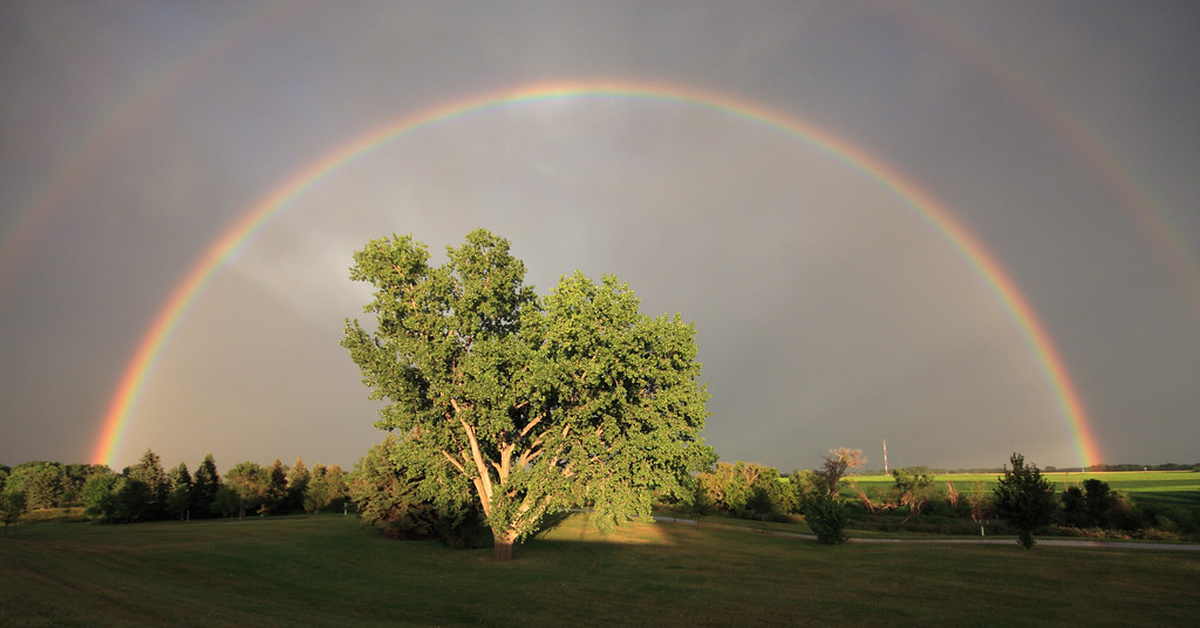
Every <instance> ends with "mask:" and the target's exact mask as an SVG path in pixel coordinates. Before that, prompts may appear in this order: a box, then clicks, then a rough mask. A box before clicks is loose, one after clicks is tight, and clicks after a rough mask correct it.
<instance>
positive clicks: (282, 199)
mask: <svg viewBox="0 0 1200 628" xmlns="http://www.w3.org/2000/svg"><path fill="white" fill-rule="evenodd" d="M580 99H623V100H643V101H652V102H663V103H669V104H677V105H685V106H691V107H699V108H702V109H707V110H711V111H716V112H719V113H722V114H725V115H728V116H730V117H732V118H735V119H739V120H743V121H745V122H748V123H750V124H754V125H759V126H762V127H766V128H770V129H774V130H777V131H780V132H782V133H784V134H786V135H789V136H792V137H795V138H797V139H799V140H802V141H804V142H807V143H808V144H810V145H812V146H814V147H816V148H817V149H819V150H821V151H823V152H824V153H826V154H827V155H829V156H831V157H833V158H835V159H837V160H840V161H841V162H843V163H845V164H846V165H848V166H850V167H852V168H855V169H857V170H859V171H861V172H862V173H864V174H865V175H867V176H869V177H871V178H873V179H874V180H876V181H877V182H878V183H879V184H880V185H882V186H883V187H885V188H886V189H888V190H890V191H891V192H892V193H893V194H895V195H896V196H897V197H898V198H900V199H901V200H903V201H904V202H905V203H906V204H907V205H908V206H909V207H910V208H911V209H912V210H914V211H915V212H916V214H917V215H918V216H920V218H921V219H923V220H924V221H925V222H926V223H928V224H929V226H930V227H932V228H933V229H934V230H936V232H938V233H939V234H940V235H941V236H942V237H943V238H945V240H946V241H947V242H949V243H950V244H951V245H952V246H953V247H954V248H955V249H956V250H957V251H958V252H959V254H961V255H962V257H963V258H964V259H965V260H966V261H967V262H968V263H969V264H970V265H971V266H972V268H973V269H974V270H975V271H976V272H977V273H978V274H979V275H980V276H981V277H982V278H983V279H984V280H985V282H986V283H987V285H988V286H989V288H990V289H991V290H992V292H993V293H994V294H995V295H996V297H997V298H998V299H999V300H1000V302H1001V303H1002V304H1003V306H1004V307H1005V309H1006V310H1007V311H1008V313H1009V314H1010V315H1011V316H1012V318H1013V320H1014V321H1016V324H1017V326H1018V327H1019V328H1020V331H1021V333H1022V335H1023V336H1024V338H1025V339H1026V340H1027V342H1028V344H1029V347H1030V349H1031V350H1032V352H1033V354H1034V356H1035V357H1036V359H1037V362H1038V364H1039V365H1040V367H1041V369H1042V370H1043V372H1044V374H1045V376H1046V377H1047V379H1048V381H1049V382H1050V385H1051V387H1052V389H1053V391H1054V393H1055V396H1056V399H1057V402H1058V405H1059V408H1060V410H1061V412H1062V415H1063V417H1064V418H1065V420H1066V422H1067V424H1068V425H1069V428H1070V431H1071V434H1072V436H1073V438H1074V442H1075V445H1076V450H1077V453H1078V456H1079V460H1080V462H1081V464H1084V465H1092V464H1094V463H1096V462H1098V461H1099V460H1100V459H1101V455H1100V449H1099V446H1098V444H1097V440H1096V437H1095V435H1094V433H1093V431H1092V429H1091V426H1090V424H1089V421H1088V418H1087V413H1086V412H1085V410H1084V406H1083V402H1082V401H1081V399H1080V397H1079V393H1078V392H1077V391H1076V389H1075V386H1074V384H1073V383H1072V382H1071V378H1070V376H1069V374H1068V372H1067V369H1066V367H1065V365H1064V363H1063V359H1062V357H1061V355H1060V354H1059V351H1058V349H1057V348H1056V347H1055V346H1054V343H1053V342H1051V340H1050V336H1049V334H1047V332H1046V329H1045V327H1044V326H1043V325H1042V323H1041V322H1040V321H1039V319H1038V317H1037V315H1036V313H1035V312H1034V310H1033V308H1032V306H1031V305H1030V304H1029V301H1028V299H1026V298H1025V296H1024V295H1023V294H1022V293H1021V291H1020V290H1019V289H1018V288H1017V286H1016V284H1015V283H1014V282H1013V280H1012V278H1011V277H1009V275H1008V273H1007V272H1006V271H1005V270H1004V268H1003V267H1002V266H1001V265H1000V263H999V262H998V261H997V260H996V258H995V257H994V256H993V255H992V254H991V252H990V251H989V250H988V249H987V247H985V246H984V245H983V243H982V242H981V241H980V240H979V239H978V238H977V237H975V235H974V234H973V233H972V232H971V231H970V230H969V229H967V227H966V226H965V225H964V224H963V223H962V222H961V221H960V220H959V219H958V218H957V217H956V216H955V215H954V214H953V213H951V212H950V210H949V209H947V208H946V207H945V206H944V205H942V204H941V203H940V202H939V201H938V200H937V199H936V198H934V197H933V196H932V195H930V194H929V193H928V192H926V191H924V190H923V189H921V188H920V187H919V186H918V185H917V184H915V183H914V182H912V181H910V180H909V179H907V178H906V177H904V176H903V175H902V174H901V173H900V172H898V171H897V170H896V169H895V168H892V167H891V166H889V165H888V164H886V163H883V162H882V161H880V160H879V159H877V158H876V157H874V156H873V155H871V154H870V153H868V152H866V151H865V150H863V149H862V148H860V147H858V146H855V145H854V144H852V143H850V142H849V141H847V140H845V139H844V138H841V137H838V136H836V135H834V134H832V133H830V132H828V131H826V130H824V129H821V128H820V127H818V126H816V125H815V124H813V123H811V122H808V121H806V120H804V119H801V118H799V117H796V116H793V115H790V114H784V113H781V112H779V111H775V110H772V109H770V108H767V107H765V106H763V105H760V104H757V103H754V102H750V101H746V100H742V99H739V98H736V97H733V96H729V95H726V94H720V93H715V92H708V91H703V90H699V89H693V88H687V87H680V86H675V85H668V84H662V83H639V82H633V81H624V80H619V81H564V82H551V83H538V84H534V85H528V86H523V87H517V88H513V89H506V90H500V91H496V92H491V93H486V94H483V95H476V96H472V97H468V98H465V99H461V100H455V101H453V102H449V103H445V104H441V105H437V106H434V107H431V108H429V109H425V110H423V111H420V112H417V113H415V114H411V115H405V116H402V117H400V118H398V119H396V120H395V121H392V122H390V123H387V124H384V125H382V126H380V127H377V128H375V129H373V130H371V131H369V132H367V133H365V134H363V135H361V136H359V137H357V138H355V139H353V140H352V141H350V142H348V143H346V144H344V145H342V146H341V147H339V148H337V149H336V150H334V151H332V152H330V153H328V154H326V155H325V156H323V157H321V158H319V159H317V160H315V161H313V162H311V163H310V164H308V165H307V166H305V167H304V168H302V169H300V170H299V171H297V172H296V173H294V174H293V175H292V176H291V177H289V178H288V179H287V180H285V181H284V182H283V183H282V184H281V185H279V186H278V187H276V188H275V189H274V190H272V191H271V192H270V193H268V194H267V195H266V196H264V197H263V198H261V199H260V200H259V201H258V202H257V203H255V204H254V205H252V206H251V207H250V208H249V209H248V210H247V211H246V212H245V213H243V214H242V215H241V216H240V217H239V218H238V219H237V220H236V221H234V223H233V224H232V225H231V226H230V227H229V228H228V229H227V230H226V231H225V232H224V233H223V234H222V235H221V236H220V237H219V238H217V240H216V241H214V242H213V243H212V244H211V245H209V247H208V249H207V250H206V251H205V252H204V253H203V255H201V256H200V258H199V259H198V260H196V262H195V263H194V264H193V265H192V266H191V268H190V269H189V270H188V271H187V274H186V275H185V276H184V278H183V280H182V281H181V282H180V283H179V284H178V285H176V287H175V289H174V290H173V291H172V292H171V294H170V296H169V297H168V298H167V300H166V302H165V303H164V304H163V306H162V308H161V309H160V310H159V311H158V314H157V315H156V316H155V318H154V321H153V323H152V324H151V326H150V328H149V330H148V331H147V332H146V333H145V335H144V336H143V337H142V339H141V341H140V342H139V344H138V347H137V350H136V352H135V353H134V356H133V359H132V360H131V361H130V362H129V365H128V366H127V367H126V368H125V371H124V373H123V375H122V376H121V379H120V383H119V385H118V387H117V390H116V393H115V394H114V396H113V398H112V401H111V403H110V404H109V406H108V410H107V412H106V413H105V415H104V417H103V421H102V428H101V432H100V434H99V437H98V439H97V440H96V443H95V446H94V449H93V452H92V455H91V459H92V460H93V461H94V462H97V463H104V464H110V465H111V464H112V462H113V460H114V459H115V458H116V456H117V454H118V452H119V450H120V447H121V444H122V439H123V437H124V435H125V431H126V428H127V426H128V423H129V417H130V415H131V413H132V411H133V409H134V407H135V406H136V404H137V401H138V398H139V396H140V395H141V392H142V390H143V388H144V386H145V384H146V380H147V378H148V376H149V375H150V373H151V372H152V371H153V369H154V366H155V364H156V362H157V360H158V357H159V355H160V354H161V353H162V350H163V348H164V346H165V345H166V344H167V342H168V341H169V340H170V338H171V335H172V333H173V331H174V330H175V328H176V327H177V326H178V324H179V322H180V321H181V320H182V319H183V317H184V316H185V315H186V314H187V312H188V309H189V307H190V306H191V304H192V303H193V302H194V301H195V300H196V298H197V296H199V295H200V293H201V292H202V291H203V290H204V287H205V286H206V285H207V284H208V282H209V281H210V280H211V279H212V277H213V275H214V273H216V271H217V270H218V269H219V268H220V267H221V266H222V265H223V264H224V263H225V262H226V261H227V260H229V259H230V257H231V256H233V255H234V254H235V253H237V251H238V250H239V249H240V248H241V247H242V246H243V245H244V244H245V243H246V241H247V240H248V239H249V238H251V236H253V235H254V233H255V232H256V231H257V230H258V229H259V228H261V227H262V226H263V225H264V224H266V222H267V221H268V220H270V219H271V218H272V217H273V216H275V215H277V214H278V213H279V212H280V211H281V210H283V209H284V208H285V207H287V206H288V204H289V203H290V202H291V201H292V200H294V199H295V198H297V197H298V196H300V195H301V194H303V193H304V192H305V191H307V190H308V189H310V188H311V187H313V186H314V185H315V184H317V183H318V182H320V181H321V180H323V179H324V178H325V177H327V176H329V175H330V174H331V173H334V172H336V171H338V170H339V169H341V168H343V167H344V166H346V164H348V163H350V162H352V161H354V160H356V159H358V158H360V157H362V156H363V155H364V154H367V153H369V152H371V151H372V150H373V149H375V148H377V147H379V146H381V145H383V144H385V143H387V142H389V141H392V140H394V139H397V138H399V137H402V136H404V135H406V134H408V133H412V132H413V131H416V130H419V129H425V128H428V127H432V126H435V125H439V124H442V123H446V122H449V121H452V120H454V119H456V118H459V117H461V116H465V115H467V114H471V113H475V112H479V111H481V110H487V109H494V108H501V107H508V106H518V105H522V104H527V103H536V102H548V101H562V100H580Z"/></svg>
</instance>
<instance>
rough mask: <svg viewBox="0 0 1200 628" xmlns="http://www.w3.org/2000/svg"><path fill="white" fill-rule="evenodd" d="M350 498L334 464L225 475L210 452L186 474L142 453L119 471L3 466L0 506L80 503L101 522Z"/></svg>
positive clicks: (247, 467)
mask: <svg viewBox="0 0 1200 628" xmlns="http://www.w3.org/2000/svg"><path fill="white" fill-rule="evenodd" d="M348 495H349V490H348V485H347V474H346V473H345V472H344V471H342V469H341V467H339V466H338V465H336V464H334V465H329V466H325V465H321V464H316V465H313V467H312V469H309V468H308V467H307V466H306V465H305V464H304V461H303V460H301V459H297V460H296V462H295V463H293V464H292V465H291V466H288V465H285V464H283V463H282V462H280V461H279V460H275V462H274V463H272V464H271V465H269V466H266V467H264V466H261V465H259V464H258V463H255V462H240V463H238V464H236V465H234V466H233V468H231V469H230V470H229V471H228V472H227V473H225V474H224V476H222V475H221V474H220V473H219V472H218V470H217V465H216V463H215V462H214V460H213V457H212V454H209V455H207V456H205V458H204V460H203V461H202V462H201V463H200V465H199V466H197V467H196V471H195V473H194V474H193V473H191V472H190V471H189V470H188V467H187V465H186V464H185V463H182V462H181V463H179V464H178V465H176V466H174V467H172V468H171V469H170V470H165V469H164V468H163V465H162V461H161V460H160V459H159V457H158V455H157V454H155V453H154V452H153V451H151V450H147V451H146V453H145V454H143V455H142V457H141V459H140V460H138V462H137V463H135V464H133V465H131V466H128V467H125V468H124V469H122V470H121V472H120V473H117V472H115V471H113V470H112V469H110V468H109V467H108V466H107V465H94V464H62V463H60V462H47V461H41V460H38V461H31V462H25V463H22V464H19V465H17V466H15V467H8V466H7V465H0V511H2V514H3V519H4V522H5V525H8V524H10V523H14V522H15V521H16V520H17V519H18V518H19V517H20V516H21V514H23V513H24V512H27V511H38V510H48V509H56V508H82V510H83V513H84V514H85V515H86V516H87V517H89V518H91V519H96V520H101V521H106V522H135V521H153V520H157V519H168V518H177V519H193V518H195V519H199V518H206V517H233V516H238V517H245V516H246V514H247V513H250V514H258V515H267V514H276V513H284V512H309V513H315V512H320V511H321V510H323V509H330V508H334V509H338V510H342V509H344V508H345V507H346V502H347V497H348Z"/></svg>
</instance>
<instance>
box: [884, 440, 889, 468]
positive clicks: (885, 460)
mask: <svg viewBox="0 0 1200 628" xmlns="http://www.w3.org/2000/svg"><path fill="white" fill-rule="evenodd" d="M883 474H884V475H887V474H888V468H887V439H886V438H885V439H883Z"/></svg>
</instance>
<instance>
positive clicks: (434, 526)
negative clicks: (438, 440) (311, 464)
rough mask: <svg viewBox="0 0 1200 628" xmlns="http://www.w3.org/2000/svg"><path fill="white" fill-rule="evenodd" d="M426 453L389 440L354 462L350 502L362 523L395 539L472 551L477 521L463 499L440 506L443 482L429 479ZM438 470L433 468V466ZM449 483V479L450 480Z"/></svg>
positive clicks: (431, 476)
mask: <svg viewBox="0 0 1200 628" xmlns="http://www.w3.org/2000/svg"><path fill="white" fill-rule="evenodd" d="M423 456H424V452H423V451H422V450H421V449H420V448H418V447H413V446H412V445H411V443H410V442H407V441H404V440H401V439H399V438H397V437H396V436H394V435H391V434H389V435H388V436H387V438H385V439H384V440H383V442H381V443H379V444H378V445H375V446H374V447H372V448H371V450H370V451H369V452H368V453H367V455H366V456H364V457H363V459H362V460H360V461H359V462H358V465H357V466H356V467H355V471H354V473H353V475H352V477H353V480H352V481H351V482H350V486H349V489H350V498H351V499H352V500H354V503H355V509H356V510H357V511H358V513H359V516H360V517H361V518H362V520H363V521H364V522H365V523H367V524H369V525H374V526H377V527H379V528H380V529H382V530H383V533H384V534H385V535H387V536H388V537H391V538H397V539H419V538H432V537H435V536H436V537H439V538H440V539H441V540H442V542H444V543H446V544H448V545H452V546H458V547H461V546H474V542H475V537H476V536H477V533H478V532H480V531H486V528H484V529H482V530H481V529H480V526H479V523H480V521H481V516H480V514H479V513H478V512H477V511H478V506H476V505H475V504H474V503H473V502H472V501H471V500H469V499H467V498H466V497H465V496H466V495H467V494H468V492H467V490H466V489H467V486H466V482H465V481H464V480H461V479H459V480H458V481H461V482H463V486H462V489H463V490H462V491H461V494H462V495H463V496H464V497H461V498H458V499H452V500H450V501H448V502H446V501H442V502H439V501H438V500H439V499H442V498H444V497H445V496H446V495H447V494H448V493H446V492H443V491H440V490H439V489H438V487H437V484H438V483H439V482H440V481H441V480H442V478H439V477H437V476H436V473H431V465H430V464H429V463H430V461H429V460H426V459H424V458H423ZM432 467H434V468H435V467H436V465H432ZM448 479H450V480H451V481H453V480H454V478H453V477H451V478H448Z"/></svg>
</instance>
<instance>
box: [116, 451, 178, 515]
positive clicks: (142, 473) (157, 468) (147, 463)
mask: <svg viewBox="0 0 1200 628" xmlns="http://www.w3.org/2000/svg"><path fill="white" fill-rule="evenodd" d="M124 475H125V477H126V478H128V479H129V480H131V481H134V482H141V483H142V484H144V485H145V487H146V488H145V490H144V491H143V490H140V489H137V490H135V489H133V488H132V487H130V488H128V489H126V490H125V494H124V495H125V506H126V508H127V509H128V511H129V512H130V513H132V514H131V515H130V517H131V518H142V517H145V518H149V519H153V518H155V517H156V516H158V515H159V514H161V513H163V512H165V511H166V505H167V494H168V493H169V492H170V489H171V485H170V484H169V483H168V482H167V473H166V472H165V471H163V466H162V461H161V460H160V459H159V457H158V454H156V453H154V452H153V451H151V450H149V449H147V450H146V453H144V454H142V457H141V459H140V460H138V462H137V464H135V465H133V466H132V467H128V468H126V469H125V473H124ZM143 499H144V500H146V503H145V504H139V503H135V502H137V500H143Z"/></svg>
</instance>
